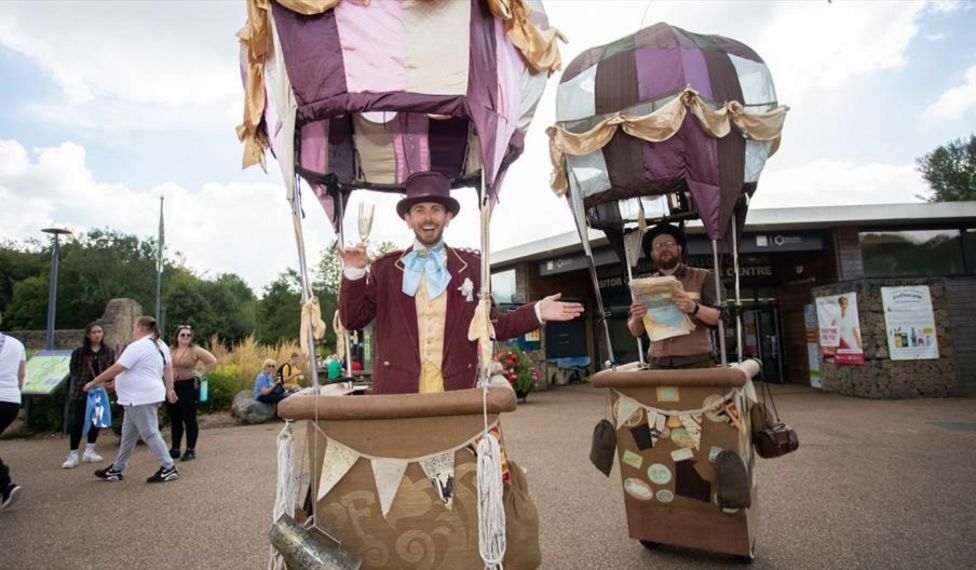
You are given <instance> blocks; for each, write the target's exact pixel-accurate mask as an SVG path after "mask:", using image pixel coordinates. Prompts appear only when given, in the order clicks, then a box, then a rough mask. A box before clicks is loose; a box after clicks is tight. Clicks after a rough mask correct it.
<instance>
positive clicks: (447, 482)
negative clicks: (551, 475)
mask: <svg viewBox="0 0 976 570" xmlns="http://www.w3.org/2000/svg"><path fill="white" fill-rule="evenodd" d="M316 429H317V430H318V432H319V434H320V435H321V436H322V437H323V438H325V440H326V442H327V443H326V448H325V457H324V458H323V460H322V474H321V476H320V477H319V489H318V493H317V494H316V500H322V498H323V497H325V496H326V495H327V494H328V493H329V491H331V490H332V489H333V487H335V486H336V484H337V483H338V482H339V481H341V480H342V478H343V477H345V476H346V475H347V474H348V473H349V470H350V469H352V466H353V465H355V463H356V461H358V460H359V459H365V460H367V461H369V462H370V467H371V468H372V470H373V480H374V482H375V484H376V495H377V497H379V501H380V509H381V510H382V512H383V516H384V517H386V516H387V515H388V514H389V512H390V507H391V506H392V505H393V501H394V500H395V499H396V496H397V493H398V491H399V489H400V483H401V482H402V481H403V476H404V473H405V472H406V470H407V466H408V465H409V464H411V463H417V464H419V465H420V468H421V469H423V471H424V475H426V476H427V479H428V480H429V481H430V483H431V485H432V486H433V488H434V493H435V494H436V495H437V497H438V498H440V500H441V501H443V503H444V506H445V507H447V509H448V510H452V509H453V505H454V454H455V452H457V451H458V450H459V449H464V448H466V447H471V449H472V450H474V449H475V448H476V446H477V445H478V441H479V440H480V439H481V438H482V437H484V435H485V433H486V432H479V433H478V434H476V435H475V436H474V437H472V438H471V439H469V440H467V441H465V442H463V443H461V444H458V445H456V446H454V447H453V448H451V449H444V450H441V451H438V452H437V453H434V454H431V455H423V456H420V457H408V458H401V457H377V456H375V455H370V454H368V453H362V452H361V451H358V450H356V449H353V448H351V447H349V446H347V445H345V444H343V443H341V442H339V441H336V440H334V439H332V438H331V437H329V436H328V435H326V434H325V432H324V431H322V429H321V428H319V427H318V426H316ZM488 432H490V433H493V434H494V435H495V439H497V440H498V441H499V443H501V441H502V437H501V430H500V429H499V427H498V423H497V422H496V423H493V424H491V425H489V426H488ZM501 462H502V469H503V473H502V477H503V481H504V482H505V483H508V482H509V481H510V475H509V472H508V459H507V457H506V455H505V448H504V446H502V448H501Z"/></svg>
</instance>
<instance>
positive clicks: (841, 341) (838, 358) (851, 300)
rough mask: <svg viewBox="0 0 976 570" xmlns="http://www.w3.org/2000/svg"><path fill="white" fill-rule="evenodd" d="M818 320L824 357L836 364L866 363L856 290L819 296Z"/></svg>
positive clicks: (825, 359)
mask: <svg viewBox="0 0 976 570" xmlns="http://www.w3.org/2000/svg"><path fill="white" fill-rule="evenodd" d="M817 323H818V324H819V327H820V348H821V351H822V354H823V357H824V361H826V362H833V363H835V364H864V349H863V346H862V345H861V324H860V321H859V320H858V317H857V295H856V294H855V293H853V292H851V293H843V294H841V295H831V296H829V297H817Z"/></svg>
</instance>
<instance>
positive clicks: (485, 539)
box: [478, 432, 506, 570]
mask: <svg viewBox="0 0 976 570" xmlns="http://www.w3.org/2000/svg"><path fill="white" fill-rule="evenodd" d="M503 492H504V486H503V483H502V462H501V447H500V445H499V443H498V439H496V438H495V435H494V434H492V433H488V432H486V433H485V436H484V437H482V438H481V441H479V442H478V553H479V554H481V559H482V560H483V561H484V563H485V568H486V569H487V570H502V568H503V567H502V560H503V559H504V558H505V548H506V544H505V507H504V504H503V503H502V493H503Z"/></svg>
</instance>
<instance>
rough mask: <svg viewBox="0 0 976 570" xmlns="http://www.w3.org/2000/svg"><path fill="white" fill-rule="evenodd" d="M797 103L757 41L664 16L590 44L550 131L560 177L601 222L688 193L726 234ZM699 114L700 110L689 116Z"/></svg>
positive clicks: (709, 226) (709, 223)
mask: <svg viewBox="0 0 976 570" xmlns="http://www.w3.org/2000/svg"><path fill="white" fill-rule="evenodd" d="M787 110H788V109H787V108H786V107H782V106H780V105H779V104H778V102H777V100H776V91H775V88H774V86H773V80H772V77H771V76H770V74H769V70H768V69H767V67H766V65H765V64H764V63H763V60H762V59H761V58H760V57H759V56H758V55H757V54H756V52H754V51H753V50H752V49H750V48H749V47H748V46H746V45H744V44H742V43H739V42H737V41H735V40H731V39H728V38H724V37H721V36H706V35H701V34H695V33H691V32H688V31H685V30H683V29H681V28H677V27H674V26H670V25H668V24H665V23H658V24H655V25H653V26H651V27H649V28H646V29H643V30H641V31H639V32H637V33H636V34H633V35H630V36H627V37H624V38H621V39H620V40H617V41H615V42H613V43H611V44H607V45H604V46H599V47H595V48H592V49H589V50H586V51H584V52H583V53H582V54H580V55H579V56H578V57H577V58H576V59H574V60H573V61H572V62H571V63H570V64H569V66H568V67H567V69H566V71H565V72H564V73H563V75H562V79H561V81H560V84H559V88H558V93H557V108H556V117H557V124H556V125H555V127H553V128H550V129H549V134H550V137H551V138H552V142H553V144H552V151H553V163H554V167H555V168H556V174H555V176H554V181H553V186H554V189H556V190H557V192H559V193H560V194H562V193H564V192H565V191H566V190H568V191H570V192H571V193H572V195H573V198H574V200H575V201H576V202H577V203H578V204H580V206H581V207H582V208H584V209H585V215H586V218H587V220H588V221H589V222H590V224H591V225H593V226H595V227H606V228H614V227H621V226H622V224H624V223H626V222H628V221H635V219H636V217H637V215H638V212H639V211H641V210H640V208H639V204H638V200H639V199H641V198H639V197H645V198H643V199H642V204H640V206H643V208H644V210H645V211H649V212H650V213H656V214H659V215H661V214H663V215H666V214H667V212H668V209H667V208H664V207H662V204H663V202H662V201H661V200H654V199H652V198H646V197H648V196H650V197H655V196H659V195H664V194H672V195H675V194H677V195H679V196H680V195H685V194H686V193H688V194H690V197H691V199H692V201H693V204H694V206H695V208H696V209H697V212H698V214H699V215H700V216H701V218H702V221H703V223H704V225H705V229H706V232H707V233H708V234H709V236H711V237H713V238H721V237H722V236H724V235H725V233H726V230H727V228H728V223H729V219H730V217H731V214H732V211H733V208H734V207H735V204H736V201H737V200H738V199H739V198H740V196H742V195H744V194H752V192H754V191H755V189H756V183H757V182H758V180H759V175H760V173H761V172H762V169H763V167H764V165H765V163H766V159H767V158H768V157H769V156H770V154H772V152H775V148H776V146H777V145H778V141H779V135H780V131H781V129H782V125H783V121H784V119H785V114H786V111H787ZM689 115H690V116H689Z"/></svg>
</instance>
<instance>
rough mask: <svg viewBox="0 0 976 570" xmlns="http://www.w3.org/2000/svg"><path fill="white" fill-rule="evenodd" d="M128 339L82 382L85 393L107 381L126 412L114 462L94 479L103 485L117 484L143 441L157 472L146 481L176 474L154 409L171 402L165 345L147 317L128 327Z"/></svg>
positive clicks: (173, 395) (169, 360) (170, 370)
mask: <svg viewBox="0 0 976 570" xmlns="http://www.w3.org/2000/svg"><path fill="white" fill-rule="evenodd" d="M132 339H133V341H132V342H131V343H129V346H127V347H126V348H125V350H123V351H122V356H120V357H119V360H118V362H116V363H115V364H113V365H111V366H109V367H108V370H106V371H104V372H102V373H101V374H99V375H98V376H96V377H95V379H94V380H92V381H91V382H89V383H88V384H85V391H86V392H87V391H90V390H93V389H95V388H97V387H98V386H101V385H102V384H104V383H106V382H108V381H109V380H111V379H112V378H116V380H115V394H116V395H117V396H118V401H119V405H120V406H122V408H123V409H124V410H125V413H124V417H123V419H122V443H121V444H120V445H119V453H118V455H116V456H115V461H113V462H112V464H111V465H109V466H108V467H106V468H105V469H99V470H98V471H95V476H96V477H98V478H99V479H106V480H108V481H121V480H122V474H123V472H124V471H125V467H126V464H127V463H128V462H129V456H130V455H132V451H133V450H134V449H135V448H136V443H138V441H139V439H140V438H142V440H143V441H144V442H146V446H147V447H148V448H149V450H150V451H152V453H153V455H155V456H156V459H157V460H158V461H159V465H160V467H159V471H157V472H156V474H155V475H153V476H152V477H149V478H148V479H146V482H147V483H163V482H166V481H172V480H174V479H178V478H179V476H180V473H179V471H177V469H176V465H175V464H174V463H173V459H172V458H171V457H170V456H169V453H167V452H166V442H165V441H163V436H162V435H160V433H159V419H158V418H157V416H156V411H157V410H158V409H159V404H160V403H162V401H163V400H167V401H168V402H170V403H171V404H175V403H176V392H174V391H173V360H172V358H171V357H170V353H169V347H168V346H166V343H165V342H162V341H160V340H159V327H158V326H157V325H156V319H154V318H152V317H139V318H138V319H136V323H135V326H134V327H133V329H132Z"/></svg>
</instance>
